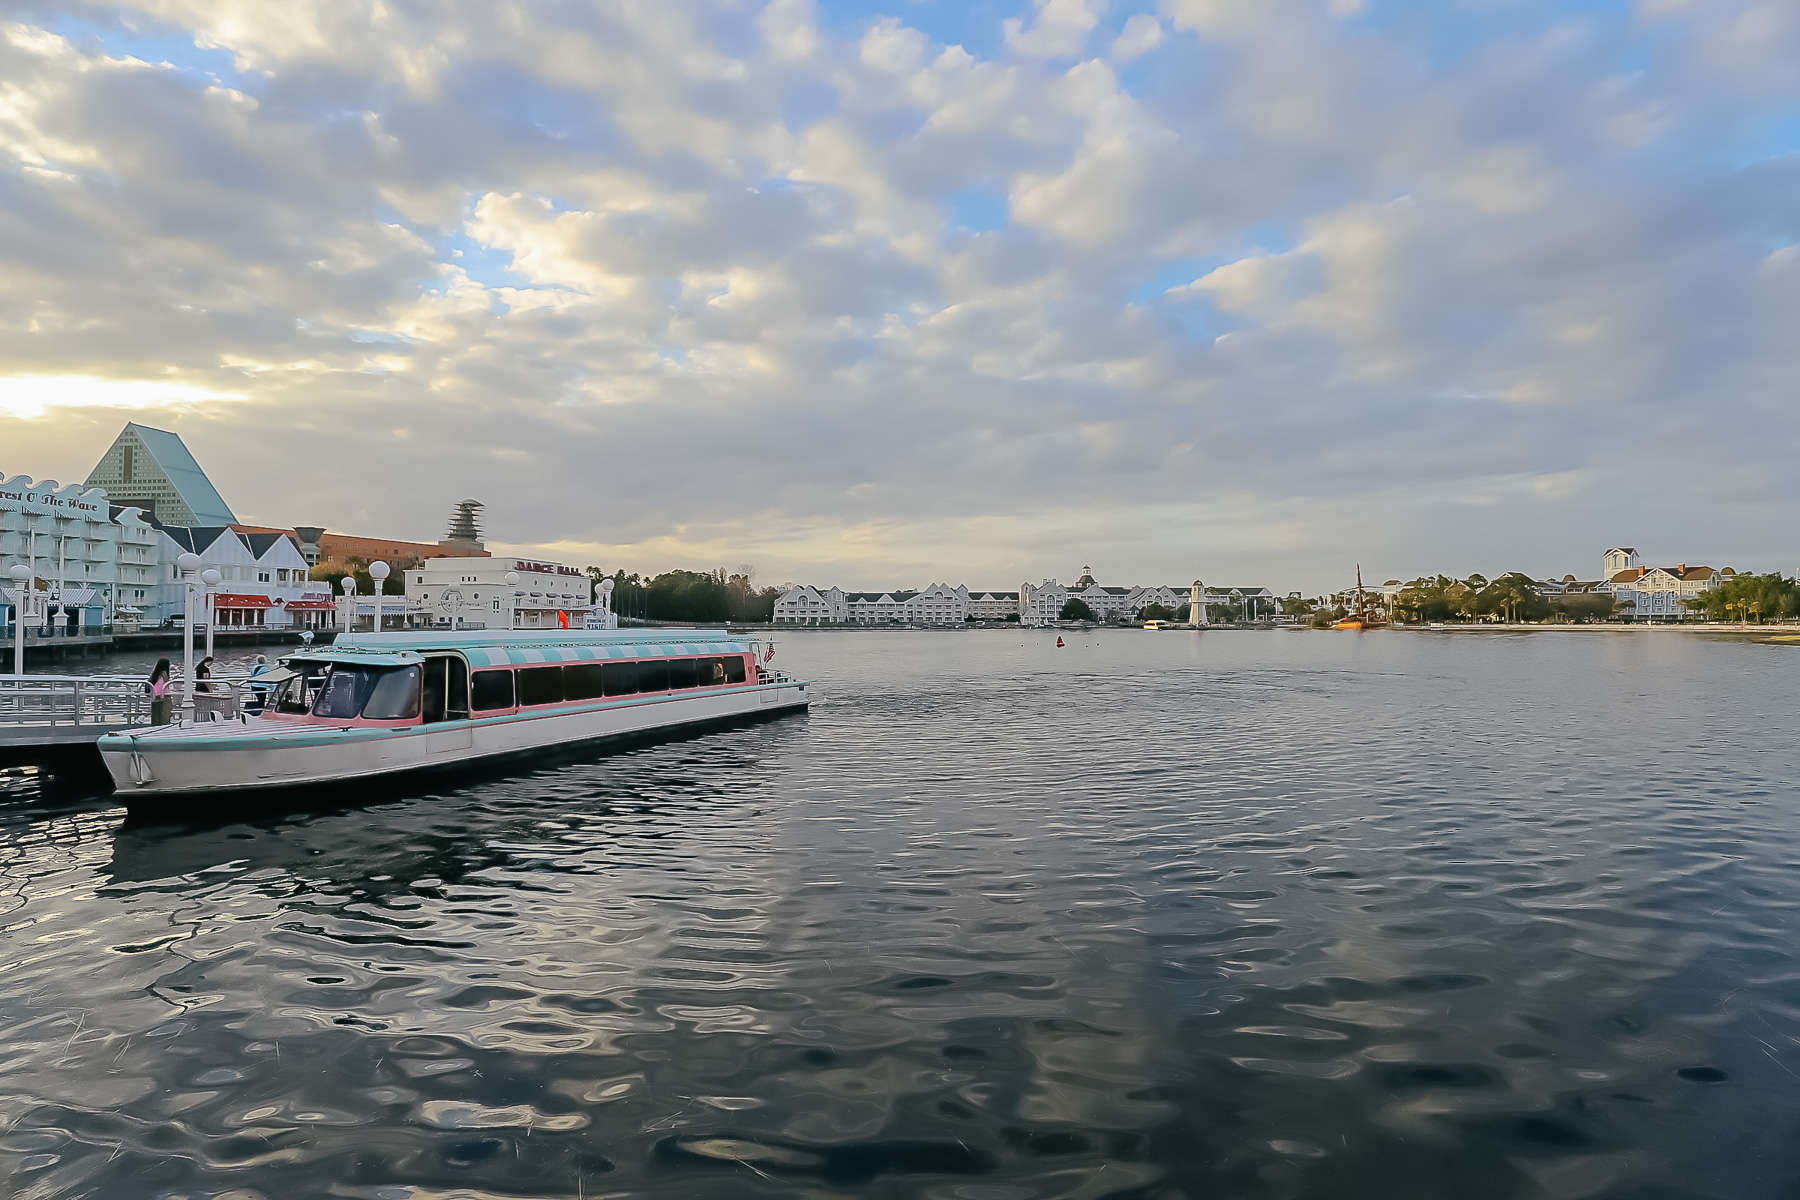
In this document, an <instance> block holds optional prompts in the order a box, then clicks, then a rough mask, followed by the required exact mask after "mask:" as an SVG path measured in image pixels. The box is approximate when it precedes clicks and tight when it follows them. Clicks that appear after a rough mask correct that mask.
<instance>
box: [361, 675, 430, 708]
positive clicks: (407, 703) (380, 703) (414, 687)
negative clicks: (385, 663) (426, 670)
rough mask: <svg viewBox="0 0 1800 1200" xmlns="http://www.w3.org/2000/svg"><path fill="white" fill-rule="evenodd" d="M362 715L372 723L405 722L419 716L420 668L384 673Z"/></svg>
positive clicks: (379, 678) (379, 676)
mask: <svg viewBox="0 0 1800 1200" xmlns="http://www.w3.org/2000/svg"><path fill="white" fill-rule="evenodd" d="M362 715H363V716H365V717H367V718H368V719H369V720H371V721H405V720H409V719H411V718H413V717H416V716H418V715H419V668H417V667H401V668H400V669H399V670H398V671H382V672H379V673H378V674H377V675H376V677H375V687H374V690H373V691H371V692H370V693H369V700H368V703H366V704H364V705H363V710H362Z"/></svg>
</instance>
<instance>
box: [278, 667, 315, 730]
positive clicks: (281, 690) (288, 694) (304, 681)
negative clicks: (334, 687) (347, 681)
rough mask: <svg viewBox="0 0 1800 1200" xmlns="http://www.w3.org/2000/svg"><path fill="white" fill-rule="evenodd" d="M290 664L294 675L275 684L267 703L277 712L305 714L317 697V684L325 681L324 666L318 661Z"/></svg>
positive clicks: (294, 714) (310, 709) (291, 714)
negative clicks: (273, 691) (272, 693)
mask: <svg viewBox="0 0 1800 1200" xmlns="http://www.w3.org/2000/svg"><path fill="white" fill-rule="evenodd" d="M291 665H292V667H293V670H294V671H295V674H294V676H293V677H292V678H289V679H287V680H284V681H283V682H281V683H279V684H277V685H276V687H275V693H274V695H273V697H271V699H270V701H269V703H270V705H271V706H272V707H273V708H274V709H275V711H276V712H278V713H287V714H288V715H289V716H297V717H298V716H305V715H306V714H307V713H310V712H311V711H312V706H313V701H314V700H316V699H318V694H319V685H320V684H321V683H323V682H324V681H325V672H326V667H325V664H324V663H318V662H299V663H293V664H291Z"/></svg>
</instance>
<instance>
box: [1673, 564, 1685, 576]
mask: <svg viewBox="0 0 1800 1200" xmlns="http://www.w3.org/2000/svg"><path fill="white" fill-rule="evenodd" d="M1675 573H1676V574H1677V575H1686V574H1687V564H1686V563H1682V564H1681V565H1680V566H1679V567H1676V568H1675Z"/></svg>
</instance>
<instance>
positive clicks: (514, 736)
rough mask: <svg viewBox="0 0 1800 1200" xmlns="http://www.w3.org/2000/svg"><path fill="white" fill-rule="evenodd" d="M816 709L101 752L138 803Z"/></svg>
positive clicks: (726, 699)
mask: <svg viewBox="0 0 1800 1200" xmlns="http://www.w3.org/2000/svg"><path fill="white" fill-rule="evenodd" d="M807 705H808V697H807V692H806V685H805V684H804V683H799V682H782V683H770V684H760V685H751V686H747V687H739V688H722V689H713V690H708V691H705V692H701V693H689V694H686V695H670V696H658V697H649V698H645V699H641V700H620V701H610V702H604V703H596V704H591V705H584V706H582V707H580V708H564V709H552V710H545V711H541V712H529V711H528V712H523V713H520V714H517V715H508V716H503V717H491V718H483V719H477V720H470V721H446V722H441V723H438V724H432V725H419V726H412V727H409V728H403V729H370V728H354V727H334V726H332V725H329V724H285V723H282V722H277V721H266V720H260V719H259V720H251V721H247V722H243V723H220V724H212V725H208V724H200V725H187V726H181V727H175V726H167V727H163V728H160V729H153V730H147V731H145V732H143V733H137V734H112V735H109V736H107V737H104V738H102V739H100V743H99V750H100V757H101V760H102V761H103V762H104V763H105V764H106V769H107V771H108V772H109V773H110V774H111V775H112V778H113V783H114V785H115V786H116V787H117V789H118V790H119V792H120V793H121V794H122V795H123V797H124V798H125V799H126V800H127V801H128V802H129V801H132V800H135V799H138V798H144V797H152V796H168V795H190V794H197V793H208V792H232V791H243V790H249V789H269V788H284V787H298V786H305V785H309V784H323V783H335V782H339V781H343V780H352V779H368V778H373V777H376V776H382V775H392V774H398V773H400V772H405V771H418V770H427V769H436V768H442V767H447V766H454V765H455V764H457V763H479V762H481V761H483V760H486V759H496V758H500V757H504V756H510V755H519V754H529V753H531V752H534V751H536V752H548V751H551V750H555V749H557V748H559V747H564V746H575V745H580V744H582V743H585V742H597V741H604V740H607V739H612V738H628V737H635V736H641V735H644V734H651V733H656V732H659V731H665V730H666V731H677V730H680V729H682V728H685V727H689V726H696V725H708V724H717V723H722V722H729V721H736V720H748V719H752V718H757V717H764V716H774V715H777V714H779V713H783V712H794V711H798V710H802V709H805V708H806V707H807Z"/></svg>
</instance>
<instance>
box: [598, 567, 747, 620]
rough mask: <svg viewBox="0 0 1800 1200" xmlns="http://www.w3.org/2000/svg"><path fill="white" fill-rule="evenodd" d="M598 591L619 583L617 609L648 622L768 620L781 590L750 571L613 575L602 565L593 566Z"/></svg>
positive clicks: (615, 596) (615, 593)
mask: <svg viewBox="0 0 1800 1200" xmlns="http://www.w3.org/2000/svg"><path fill="white" fill-rule="evenodd" d="M587 574H588V578H589V579H591V580H592V581H593V583H594V586H595V588H596V590H598V588H599V584H600V581H601V580H602V579H610V580H612V581H613V594H612V606H613V611H614V612H616V613H618V614H619V615H620V616H621V617H638V618H641V619H643V620H648V621H709V622H715V623H716V622H720V621H728V622H732V621H734V622H738V623H741V624H766V623H768V622H769V621H771V620H773V619H774V616H775V601H776V600H778V599H780V598H781V592H782V589H781V588H775V587H765V588H759V587H757V586H756V581H755V575H754V572H752V571H750V570H749V569H747V568H746V569H745V570H742V571H736V572H730V573H727V572H726V571H725V569H724V568H723V567H719V568H715V569H714V570H711V571H664V572H663V573H662V574H660V575H652V576H649V577H645V576H642V575H639V574H638V573H637V572H636V571H633V572H631V573H630V574H626V573H625V572H624V571H615V572H613V573H612V574H611V575H608V574H607V573H606V572H605V571H604V570H603V569H601V568H600V567H589V568H587Z"/></svg>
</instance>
